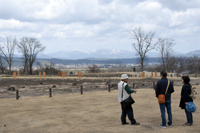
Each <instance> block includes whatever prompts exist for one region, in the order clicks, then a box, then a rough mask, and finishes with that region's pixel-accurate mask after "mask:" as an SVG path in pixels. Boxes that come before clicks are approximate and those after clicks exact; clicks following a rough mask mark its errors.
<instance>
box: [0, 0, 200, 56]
mask: <svg viewBox="0 0 200 133" xmlns="http://www.w3.org/2000/svg"><path fill="white" fill-rule="evenodd" d="M137 27H141V28H142V29H144V30H145V31H155V32H156V34H155V38H158V37H168V38H174V39H175V42H176V45H175V46H174V49H175V51H177V52H181V53H187V52H189V51H193V50H200V44H199V42H200V0H173V1H172V0H0V36H1V37H2V36H4V35H7V34H9V35H13V36H16V37H17V38H18V39H20V38H21V37H24V36H28V37H35V38H37V39H39V40H40V41H41V43H42V44H43V45H45V46H46V50H45V51H44V53H52V52H56V51H60V50H64V51H72V50H75V49H78V50H81V51H90V50H97V49H118V50H130V51H131V50H132V51H133V50H134V49H133V47H132V43H133V41H134V40H132V39H130V38H131V35H130V34H129V31H131V30H133V29H135V28H137Z"/></svg>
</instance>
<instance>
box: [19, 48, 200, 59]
mask: <svg viewBox="0 0 200 133" xmlns="http://www.w3.org/2000/svg"><path fill="white" fill-rule="evenodd" d="M173 55H174V56H187V57H188V56H195V55H196V56H200V50H196V51H191V52H189V53H186V54H182V53H178V52H174V54H173ZM147 56H148V57H160V54H159V53H158V52H148V54H147ZM16 57H20V56H19V55H16ZM136 57H138V56H137V55H136V52H135V51H128V50H117V49H100V50H96V51H95V50H91V51H87V52H85V51H80V50H74V51H57V52H54V53H49V54H39V55H38V57H37V58H44V59H47V58H48V59H50V58H58V59H89V58H104V59H121V58H136Z"/></svg>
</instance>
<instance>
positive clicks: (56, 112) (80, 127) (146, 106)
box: [0, 86, 200, 133]
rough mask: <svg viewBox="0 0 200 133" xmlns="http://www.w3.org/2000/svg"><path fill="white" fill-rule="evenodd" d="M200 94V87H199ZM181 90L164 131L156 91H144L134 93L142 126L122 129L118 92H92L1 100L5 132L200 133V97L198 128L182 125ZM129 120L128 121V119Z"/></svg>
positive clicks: (196, 115) (0, 118)
mask: <svg viewBox="0 0 200 133" xmlns="http://www.w3.org/2000/svg"><path fill="white" fill-rule="evenodd" d="M197 88H198V89H197V92H198V93H199V94H200V90H199V88H200V86H198V87H197ZM180 91H181V87H176V88H175V93H174V94H173V95H172V113H173V127H172V128H166V129H162V128H159V127H158V125H159V124H161V117H160V110H159V106H158V103H157V99H156V98H155V94H154V90H152V89H141V90H138V92H137V94H133V95H132V96H133V98H134V99H135V101H136V103H135V104H134V105H133V109H134V115H135V119H136V120H137V121H138V122H140V123H141V125H140V126H131V125H126V126H122V125H121V121H120V115H121V108H120V104H119V103H118V101H117V95H118V91H112V92H110V93H108V92H106V91H103V92H88V93H84V94H83V95H80V94H66V95H54V96H53V97H52V98H49V97H47V96H42V97H31V98H24V97H23V98H21V99H19V100H15V99H0V132H1V133H66V132H77V133H79V132H80V133H84V132H87V133H100V132H101V133H121V132H127V133H129V132H139V133H143V132H151V133H160V132H162V133H168V132H171V133H177V132H180V133H188V132H193V133H199V132H200V126H199V124H200V119H199V116H200V110H199V109H198V107H200V97H199V96H198V97H197V99H196V100H195V104H196V106H197V111H196V112H195V113H194V114H193V117H194V125H193V126H191V127H183V126H181V125H182V124H183V123H184V122H186V116H185V112H184V110H181V109H180V108H179V107H178V105H179V99H180ZM127 121H128V118H127Z"/></svg>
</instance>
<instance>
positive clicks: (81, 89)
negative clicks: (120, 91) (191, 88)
mask: <svg viewBox="0 0 200 133" xmlns="http://www.w3.org/2000/svg"><path fill="white" fill-rule="evenodd" d="M171 82H172V85H174V81H171ZM134 87H135V83H133V88H134ZM153 89H154V90H155V89H156V82H153ZM110 91H111V86H110V84H108V92H110ZM80 93H81V94H83V85H81V86H80ZM49 97H52V88H49ZM19 98H20V96H19V90H16V99H17V100H18V99H19Z"/></svg>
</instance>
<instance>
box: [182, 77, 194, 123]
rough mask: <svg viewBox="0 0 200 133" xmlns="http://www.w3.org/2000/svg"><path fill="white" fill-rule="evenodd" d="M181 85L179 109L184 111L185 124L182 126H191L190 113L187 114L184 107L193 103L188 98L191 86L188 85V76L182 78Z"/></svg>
mask: <svg viewBox="0 0 200 133" xmlns="http://www.w3.org/2000/svg"><path fill="white" fill-rule="evenodd" d="M182 83H183V87H182V91H181V100H180V105H179V107H180V108H181V109H184V110H185V113H186V118H187V123H184V124H183V126H191V125H192V123H193V117H192V113H191V112H188V111H187V110H186V107H185V106H186V105H187V103H188V102H193V99H192V98H191V97H190V94H191V88H192V86H191V85H190V78H189V77H188V76H182Z"/></svg>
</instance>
